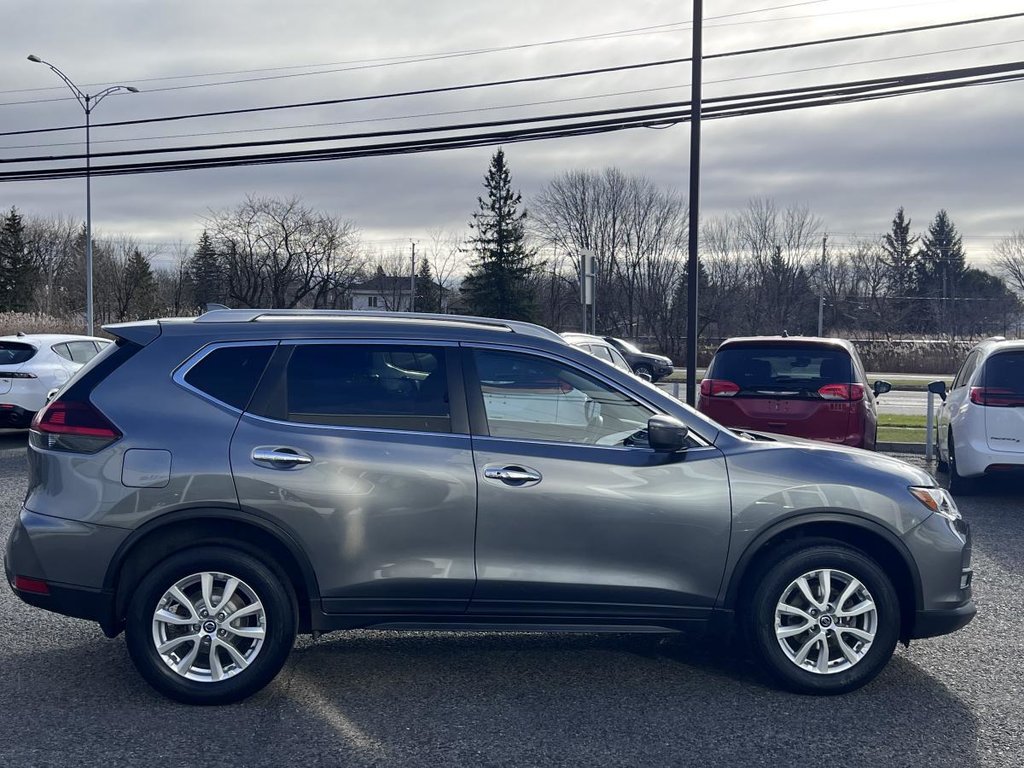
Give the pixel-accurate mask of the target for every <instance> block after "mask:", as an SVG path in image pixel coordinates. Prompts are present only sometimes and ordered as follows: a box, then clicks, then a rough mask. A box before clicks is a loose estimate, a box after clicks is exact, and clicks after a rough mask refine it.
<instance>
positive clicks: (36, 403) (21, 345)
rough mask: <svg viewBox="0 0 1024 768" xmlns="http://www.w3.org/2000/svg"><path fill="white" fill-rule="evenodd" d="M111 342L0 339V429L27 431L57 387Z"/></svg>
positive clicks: (74, 338) (48, 336) (32, 337)
mask: <svg viewBox="0 0 1024 768" xmlns="http://www.w3.org/2000/svg"><path fill="white" fill-rule="evenodd" d="M109 343H110V341H108V340H107V339H97V338H93V337H92V336H67V335H56V334H48V333H46V334H33V335H29V334H24V333H19V334H18V335H17V336H0V428H2V427H13V428H15V429H19V428H23V427H27V426H28V425H29V423H30V422H31V421H32V417H33V416H35V414H36V411H38V410H39V409H40V408H42V407H43V406H44V405H45V404H46V395H47V393H48V392H49V391H50V390H52V389H54V388H55V387H60V386H62V385H63V384H64V382H66V381H67V380H68V379H69V378H71V376H72V375H73V374H74V373H75V372H76V371H77V370H78V369H79V368H81V367H82V366H83V365H85V364H86V363H87V362H89V361H90V360H92V359H93V358H94V357H95V356H96V354H97V353H98V352H99V351H100V350H101V349H103V348H104V347H105V346H107V344H109Z"/></svg>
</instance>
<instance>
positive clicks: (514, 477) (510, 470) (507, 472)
mask: <svg viewBox="0 0 1024 768" xmlns="http://www.w3.org/2000/svg"><path fill="white" fill-rule="evenodd" d="M484 477H486V478H489V479H490V480H501V482H503V483H509V484H515V485H525V484H526V483H531V484H532V483H539V482H540V481H541V474H540V472H538V471H536V470H534V469H527V468H525V467H485V468H484Z"/></svg>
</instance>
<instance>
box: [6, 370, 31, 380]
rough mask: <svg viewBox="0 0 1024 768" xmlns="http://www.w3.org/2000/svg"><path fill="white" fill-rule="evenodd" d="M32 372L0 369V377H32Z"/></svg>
mask: <svg viewBox="0 0 1024 768" xmlns="http://www.w3.org/2000/svg"><path fill="white" fill-rule="evenodd" d="M34 378H36V375H35V374H34V373H23V372H21V371H0V379H34Z"/></svg>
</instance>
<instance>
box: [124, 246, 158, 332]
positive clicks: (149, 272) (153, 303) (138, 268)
mask: <svg viewBox="0 0 1024 768" xmlns="http://www.w3.org/2000/svg"><path fill="white" fill-rule="evenodd" d="M124 281H125V284H126V285H129V286H132V290H131V294H130V300H129V302H128V306H127V307H126V310H127V315H128V317H129V318H132V319H145V318H148V317H152V316H153V315H154V314H155V313H156V310H157V292H156V278H155V277H154V276H153V268H152V267H151V266H150V265H149V259H147V258H146V257H145V256H143V255H142V252H141V251H139V249H138V248H133V249H132V252H131V253H130V254H129V255H128V260H127V262H126V263H125V266H124Z"/></svg>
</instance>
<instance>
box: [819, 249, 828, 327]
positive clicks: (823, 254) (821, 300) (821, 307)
mask: <svg viewBox="0 0 1024 768" xmlns="http://www.w3.org/2000/svg"><path fill="white" fill-rule="evenodd" d="M827 258H828V233H827V232H826V233H825V234H824V235H822V236H821V268H822V269H823V270H824V269H825V260H826V259H827ZM824 328H825V294H824V293H823V294H821V295H820V296H818V337H819V338H820V337H821V336H823V335H824V333H823V331H824Z"/></svg>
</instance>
